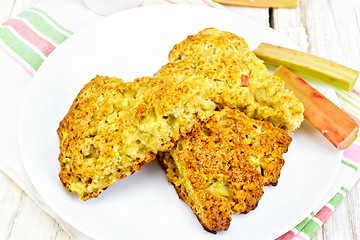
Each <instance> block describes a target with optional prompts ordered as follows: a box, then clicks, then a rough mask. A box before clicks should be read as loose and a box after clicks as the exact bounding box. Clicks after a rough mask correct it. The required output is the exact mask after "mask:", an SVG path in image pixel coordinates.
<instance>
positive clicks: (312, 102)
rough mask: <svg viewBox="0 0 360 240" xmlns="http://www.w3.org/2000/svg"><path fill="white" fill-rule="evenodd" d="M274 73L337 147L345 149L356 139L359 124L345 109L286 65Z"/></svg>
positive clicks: (309, 118)
mask: <svg viewBox="0 0 360 240" xmlns="http://www.w3.org/2000/svg"><path fill="white" fill-rule="evenodd" d="M274 75H277V76H279V77H281V78H282V79H283V80H284V81H285V87H286V88H287V89H289V90H290V91H293V92H294V94H295V96H296V97H297V98H298V99H299V100H300V101H301V102H302V103H303V104H304V108H305V111H304V117H305V118H306V119H307V120H308V121H309V122H310V123H311V124H312V125H313V126H314V127H315V128H316V129H318V130H319V131H320V132H321V133H322V134H323V135H324V136H325V137H326V138H327V139H328V140H329V141H330V142H331V143H332V144H333V145H334V146H335V147H336V148H338V149H345V148H347V147H349V146H350V145H351V144H352V143H353V142H354V141H355V139H356V138H357V135H358V132H359V125H358V124H357V123H356V122H355V121H354V120H353V119H352V118H351V117H350V116H349V115H347V114H346V113H345V112H344V111H343V110H341V109H340V108H339V107H337V106H336V105H335V104H334V103H332V102H331V101H330V100H329V99H327V98H326V97H325V96H324V95H322V94H321V93H320V92H319V91H317V90H316V89H314V88H313V87H311V86H310V85H309V84H308V83H307V82H305V81H304V80H303V79H301V78H300V77H298V76H297V75H296V74H295V73H293V72H291V71H290V70H289V69H287V68H286V67H284V66H280V67H279V68H278V69H277V70H276V71H275V73H274Z"/></svg>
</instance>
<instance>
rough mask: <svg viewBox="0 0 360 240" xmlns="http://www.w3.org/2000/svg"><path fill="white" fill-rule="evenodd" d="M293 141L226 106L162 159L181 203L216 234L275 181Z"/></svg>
mask: <svg viewBox="0 0 360 240" xmlns="http://www.w3.org/2000/svg"><path fill="white" fill-rule="evenodd" d="M290 142H291V137H289V136H288V135H287V134H286V132H285V131H284V130H282V129H279V128H276V127H274V126H272V124H271V123H269V122H264V121H259V120H254V119H250V118H249V117H247V116H246V115H245V114H244V113H242V112H240V111H238V110H233V109H228V108H225V109H223V110H221V111H219V112H215V114H214V115H213V116H212V117H211V118H210V119H209V120H208V121H207V122H205V123H202V124H201V125H200V126H197V127H196V128H195V129H194V130H193V131H192V132H191V133H190V134H188V135H187V136H185V137H183V138H181V139H180V140H179V141H178V143H177V144H176V145H175V146H174V148H173V149H171V150H170V152H168V153H161V154H159V156H158V159H159V160H160V163H161V165H162V166H163V168H164V169H165V171H166V175H167V177H168V180H169V182H170V183H172V184H173V185H174V187H175V189H176V191H177V193H178V195H179V197H180V199H182V200H183V201H184V202H186V203H187V204H188V205H189V206H190V207H191V209H192V211H193V213H194V214H196V216H197V217H198V219H199V221H200V223H201V224H202V226H203V227H204V229H205V230H207V231H209V232H212V233H216V231H222V230H227V229H228V228H229V226H230V221H231V217H230V215H231V214H235V213H247V212H249V211H250V210H252V209H254V208H255V207H256V206H257V203H258V201H259V200H260V198H261V196H262V194H263V186H264V185H267V184H275V183H277V180H278V178H279V176H280V170H281V167H282V166H283V164H284V160H283V158H282V154H283V153H285V152H286V151H287V149H288V146H289V144H290Z"/></svg>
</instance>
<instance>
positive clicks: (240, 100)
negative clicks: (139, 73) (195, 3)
mask: <svg viewBox="0 0 360 240" xmlns="http://www.w3.org/2000/svg"><path fill="white" fill-rule="evenodd" d="M169 61H170V63H171V64H172V65H171V66H168V67H167V66H165V68H164V69H162V70H160V71H159V72H160V74H162V75H164V76H168V75H169V74H172V73H173V72H178V71H180V69H181V71H182V72H188V71H190V72H196V73H197V74H198V75H202V76H204V77H205V78H209V79H211V82H212V85H213V88H212V89H211V92H210V99H211V100H212V101H213V102H215V103H216V104H217V105H220V106H226V107H230V108H236V109H239V110H241V111H242V112H245V113H246V114H247V115H248V116H249V117H251V118H256V119H260V120H266V121H269V122H271V123H272V124H273V125H274V126H276V127H279V128H283V129H285V130H286V131H288V132H289V131H293V130H295V129H296V128H298V127H299V126H300V124H301V122H302V121H303V112H304V107H303V105H302V103H301V102H300V101H299V100H298V99H297V98H296V97H295V95H294V94H293V93H292V92H290V91H288V90H287V89H285V88H284V82H283V80H282V79H281V78H279V77H277V76H273V75H269V73H268V70H267V68H266V67H265V65H264V64H263V61H262V60H260V59H259V58H257V57H256V55H255V54H254V53H253V52H252V51H250V50H249V48H248V45H247V43H246V42H245V41H244V39H243V38H242V37H238V36H236V35H235V34H232V33H230V32H224V31H219V30H217V29H214V28H208V29H205V30H203V31H201V32H199V33H198V34H196V35H193V36H188V37H187V38H186V39H185V40H184V41H182V42H180V43H179V44H176V45H175V46H174V48H173V49H172V50H171V52H170V54H169ZM174 65H176V67H173V66H174ZM164 72H165V73H164ZM158 74H159V73H158Z"/></svg>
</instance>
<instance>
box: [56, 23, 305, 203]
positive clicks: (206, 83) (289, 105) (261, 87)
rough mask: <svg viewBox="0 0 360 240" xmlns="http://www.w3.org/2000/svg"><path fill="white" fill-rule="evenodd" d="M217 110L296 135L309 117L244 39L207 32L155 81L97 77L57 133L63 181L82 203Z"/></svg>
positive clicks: (172, 58) (175, 55) (173, 56)
mask: <svg viewBox="0 0 360 240" xmlns="http://www.w3.org/2000/svg"><path fill="white" fill-rule="evenodd" d="M216 107H217V108H219V109H221V108H223V107H230V108H236V109H239V110H241V111H244V112H245V113H246V114H247V115H248V116H250V117H254V118H259V119H265V120H268V121H270V122H272V123H273V124H274V125H276V126H278V127H281V128H284V129H286V130H290V131H291V130H294V129H295V128H296V127H298V126H299V125H300V123H301V121H302V112H303V106H302V104H301V103H300V102H299V101H298V100H297V99H296V98H295V96H294V94H293V93H291V92H289V91H287V90H286V89H285V88H284V84H283V82H282V80H281V79H280V78H277V77H273V76H269V75H268V73H267V70H266V68H265V66H264V65H263V64H262V62H261V61H260V60H259V59H258V58H256V56H255V55H254V54H253V53H252V52H251V51H250V50H249V49H248V47H247V44H246V43H245V41H244V40H243V39H242V38H240V37H237V36H236V35H234V34H231V33H228V32H222V31H219V30H216V29H206V30H204V31H201V32H200V33H198V34H196V35H194V36H189V37H188V38H187V39H186V40H184V41H183V42H181V43H179V44H177V45H175V46H174V49H173V50H172V51H171V52H170V55H169V63H168V64H166V65H164V66H163V67H162V68H161V69H160V70H159V71H158V72H157V73H155V75H154V76H153V77H152V78H148V77H144V78H140V79H137V80H135V81H134V83H123V81H122V80H121V79H118V78H109V77H100V76H98V77H96V78H94V79H93V80H92V81H91V82H89V83H88V84H86V85H85V86H84V88H83V89H82V90H81V91H80V93H79V94H78V96H77V97H76V99H75V100H74V102H73V104H72V106H71V107H70V110H69V112H68V114H67V115H66V116H65V117H64V119H63V121H62V122H61V123H60V126H59V129H58V135H59V141H60V152H61V153H60V155H59V161H60V165H61V172H60V174H59V176H60V179H61V181H62V183H63V184H64V186H65V187H66V189H67V190H69V191H71V192H74V193H77V194H78V195H79V196H80V199H82V200H87V199H89V198H92V197H96V196H98V195H99V194H100V192H101V191H103V190H104V189H106V188H107V187H108V186H110V185H111V184H112V183H114V182H115V181H117V180H119V179H122V178H124V177H127V176H129V175H131V174H132V173H134V172H136V171H138V170H140V169H141V167H142V166H143V165H144V164H146V163H148V162H149V161H151V160H152V159H153V158H154V156H155V155H156V154H157V152H158V151H163V152H166V151H169V150H170V149H171V148H172V147H173V145H174V143H175V142H176V141H177V140H178V139H179V138H180V137H181V136H185V135H186V134H187V133H189V132H190V131H191V130H192V129H193V128H194V127H196V126H197V125H198V124H199V122H200V121H206V120H207V119H208V118H209V117H210V116H211V115H212V114H213V112H214V110H215V108H216Z"/></svg>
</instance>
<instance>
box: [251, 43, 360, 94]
mask: <svg viewBox="0 0 360 240" xmlns="http://www.w3.org/2000/svg"><path fill="white" fill-rule="evenodd" d="M254 53H255V54H256V56H258V57H259V58H260V59H261V60H263V61H264V62H265V63H267V64H271V65H278V66H279V65H284V66H286V67H288V68H290V69H292V70H294V71H298V72H299V73H302V74H304V75H307V76H309V77H312V78H315V79H317V80H320V81H323V82H326V83H328V84H331V85H333V86H335V87H338V88H340V89H343V90H345V91H350V90H351V89H352V88H353V87H354V85H355V82H356V80H357V78H358V76H359V72H358V71H355V70H353V69H350V68H348V67H345V66H343V65H340V64H338V63H335V62H332V61H330V60H326V59H323V58H320V57H317V56H314V55H311V54H308V53H304V52H300V51H296V50H293V49H289V48H284V47H280V46H275V45H271V44H268V43H261V44H260V45H259V47H258V48H257V49H255V50H254Z"/></svg>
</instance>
